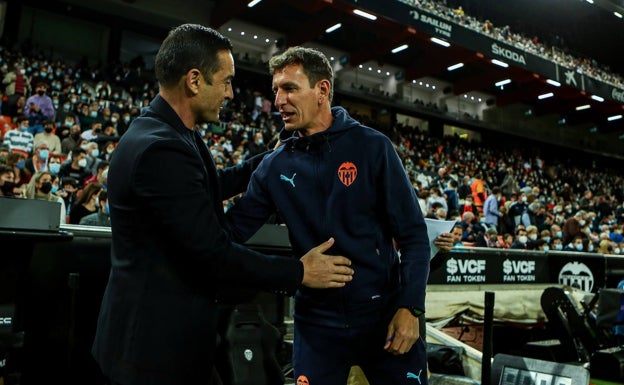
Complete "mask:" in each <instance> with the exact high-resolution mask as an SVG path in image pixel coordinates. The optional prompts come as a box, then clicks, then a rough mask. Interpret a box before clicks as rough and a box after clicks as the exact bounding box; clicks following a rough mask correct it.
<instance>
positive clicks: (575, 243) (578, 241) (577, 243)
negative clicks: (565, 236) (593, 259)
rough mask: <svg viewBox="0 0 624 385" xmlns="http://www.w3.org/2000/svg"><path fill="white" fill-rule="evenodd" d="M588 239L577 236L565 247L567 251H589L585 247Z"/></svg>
mask: <svg viewBox="0 0 624 385" xmlns="http://www.w3.org/2000/svg"><path fill="white" fill-rule="evenodd" d="M585 243H586V239H585V237H583V236H582V235H575V236H574V237H573V238H572V240H571V241H570V243H568V244H566V245H565V246H564V247H563V250H565V251H589V250H587V247H586V246H585Z"/></svg>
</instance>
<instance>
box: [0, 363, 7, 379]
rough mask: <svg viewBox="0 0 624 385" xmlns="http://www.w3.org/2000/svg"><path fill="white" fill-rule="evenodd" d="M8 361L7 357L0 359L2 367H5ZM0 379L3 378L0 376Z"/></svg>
mask: <svg viewBox="0 0 624 385" xmlns="http://www.w3.org/2000/svg"><path fill="white" fill-rule="evenodd" d="M6 361H7V359H6V358H3V359H1V360H0V368H4V367H5V366H6V364H7V362H6ZM0 379H1V378H0Z"/></svg>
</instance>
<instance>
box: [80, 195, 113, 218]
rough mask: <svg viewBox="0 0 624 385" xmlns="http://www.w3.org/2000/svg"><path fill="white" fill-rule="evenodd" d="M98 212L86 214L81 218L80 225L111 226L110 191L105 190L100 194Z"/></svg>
mask: <svg viewBox="0 0 624 385" xmlns="http://www.w3.org/2000/svg"><path fill="white" fill-rule="evenodd" d="M97 206H98V207H97V208H98V210H97V212H95V213H93V214H89V215H85V216H84V217H82V219H81V220H80V223H79V224H80V225H85V226H100V227H111V221H110V214H109V213H110V211H109V207H108V193H107V192H106V191H104V190H102V191H100V193H99V194H98V202H97Z"/></svg>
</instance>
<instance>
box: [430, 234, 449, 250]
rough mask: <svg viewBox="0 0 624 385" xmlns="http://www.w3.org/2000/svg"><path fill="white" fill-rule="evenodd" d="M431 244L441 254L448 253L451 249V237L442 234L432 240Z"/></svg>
mask: <svg viewBox="0 0 624 385" xmlns="http://www.w3.org/2000/svg"><path fill="white" fill-rule="evenodd" d="M433 243H434V244H435V245H436V246H438V248H440V251H441V252H444V253H448V252H449V251H451V248H452V247H453V235H452V234H451V233H442V234H440V235H438V236H437V237H436V239H434V240H433Z"/></svg>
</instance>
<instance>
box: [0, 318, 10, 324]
mask: <svg viewBox="0 0 624 385" xmlns="http://www.w3.org/2000/svg"><path fill="white" fill-rule="evenodd" d="M12 323H13V318H12V317H0V325H11V324H12Z"/></svg>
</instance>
